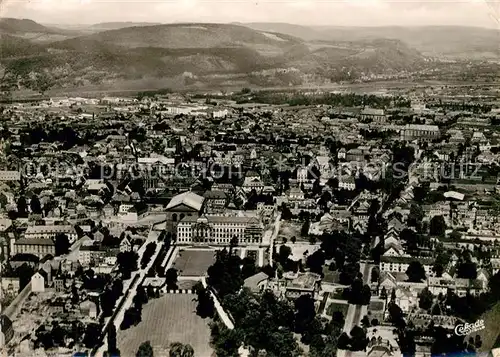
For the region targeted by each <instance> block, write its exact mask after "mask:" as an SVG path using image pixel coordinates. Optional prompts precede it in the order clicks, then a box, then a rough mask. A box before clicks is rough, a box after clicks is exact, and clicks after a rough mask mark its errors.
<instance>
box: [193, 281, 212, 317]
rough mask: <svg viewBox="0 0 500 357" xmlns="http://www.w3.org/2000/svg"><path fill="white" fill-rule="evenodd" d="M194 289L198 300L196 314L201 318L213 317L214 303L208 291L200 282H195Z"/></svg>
mask: <svg viewBox="0 0 500 357" xmlns="http://www.w3.org/2000/svg"><path fill="white" fill-rule="evenodd" d="M194 290H195V291H196V295H197V298H196V300H197V301H198V305H197V306H196V314H197V315H198V316H200V317H201V318H203V319H204V318H206V317H210V318H211V317H213V316H214V314H215V305H214V301H213V299H212V296H211V295H210V293H209V292H208V291H207V289H205V288H204V287H203V285H202V284H201V283H197V284H196V285H195V287H194Z"/></svg>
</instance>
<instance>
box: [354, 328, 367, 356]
mask: <svg viewBox="0 0 500 357" xmlns="http://www.w3.org/2000/svg"><path fill="white" fill-rule="evenodd" d="M367 345H368V339H367V338H366V331H365V330H364V329H362V328H361V327H359V326H354V327H353V328H352V330H351V351H364V350H365V348H366V346H367Z"/></svg>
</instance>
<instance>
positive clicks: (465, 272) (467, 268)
mask: <svg viewBox="0 0 500 357" xmlns="http://www.w3.org/2000/svg"><path fill="white" fill-rule="evenodd" d="M457 276H458V278H461V279H476V277H477V266H476V263H473V262H472V261H470V260H469V259H467V260H465V261H462V262H459V263H458V264H457Z"/></svg>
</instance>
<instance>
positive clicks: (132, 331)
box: [117, 294, 212, 357]
mask: <svg viewBox="0 0 500 357" xmlns="http://www.w3.org/2000/svg"><path fill="white" fill-rule="evenodd" d="M194 297H195V295H191V294H166V295H164V296H162V297H160V298H159V299H153V300H151V301H150V302H148V303H147V304H146V305H144V306H143V308H142V321H141V322H140V323H139V324H138V325H137V326H133V327H131V328H129V329H127V330H124V331H121V330H118V331H117V332H118V336H117V345H118V348H119V349H120V352H121V355H122V356H135V354H136V352H137V349H138V348H139V346H140V345H141V343H143V342H145V341H150V342H151V345H152V346H153V350H154V355H155V356H168V347H169V346H170V344H171V343H172V342H182V343H189V344H190V345H191V346H193V349H194V352H195V356H196V357H210V356H211V354H212V348H211V347H210V345H209V343H210V328H209V326H208V320H203V319H202V318H201V317H199V316H197V315H196V312H195V311H196V301H193V298H194Z"/></svg>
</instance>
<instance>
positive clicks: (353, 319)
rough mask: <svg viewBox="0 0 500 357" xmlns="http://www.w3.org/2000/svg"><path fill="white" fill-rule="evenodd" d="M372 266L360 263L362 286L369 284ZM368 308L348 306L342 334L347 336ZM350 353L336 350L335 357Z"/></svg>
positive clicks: (347, 356)
mask: <svg viewBox="0 0 500 357" xmlns="http://www.w3.org/2000/svg"><path fill="white" fill-rule="evenodd" d="M372 268H373V265H371V264H367V263H360V267H359V270H360V272H361V273H362V274H363V284H369V283H370V274H371V270H372ZM367 310H368V307H367V306H366V305H352V304H349V310H347V316H346V318H345V323H344V330H343V331H344V332H345V333H347V334H349V333H350V332H351V330H352V329H353V327H354V326H356V325H358V326H359V324H360V321H361V319H362V318H363V316H364V315H366V313H367ZM351 356H352V352H351V351H346V350H338V351H337V357H351Z"/></svg>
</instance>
